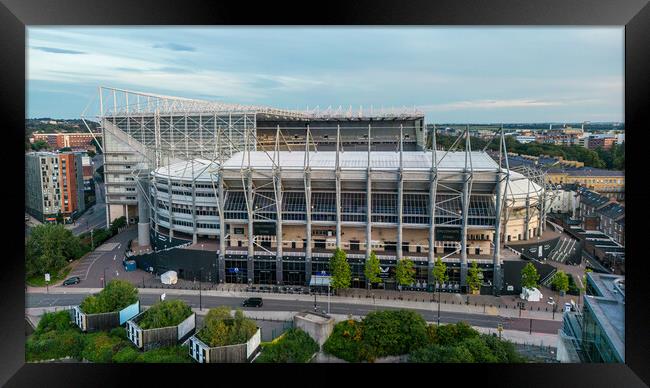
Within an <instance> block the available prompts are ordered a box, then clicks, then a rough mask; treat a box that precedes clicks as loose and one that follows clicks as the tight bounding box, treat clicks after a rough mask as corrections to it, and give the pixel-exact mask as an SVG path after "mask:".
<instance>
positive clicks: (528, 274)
mask: <svg viewBox="0 0 650 388" xmlns="http://www.w3.org/2000/svg"><path fill="white" fill-rule="evenodd" d="M538 280H539V274H538V273H537V268H535V266H534V265H533V263H528V264H526V266H525V267H524V268H523V269H522V270H521V286H522V287H525V288H535V287H537V281H538Z"/></svg>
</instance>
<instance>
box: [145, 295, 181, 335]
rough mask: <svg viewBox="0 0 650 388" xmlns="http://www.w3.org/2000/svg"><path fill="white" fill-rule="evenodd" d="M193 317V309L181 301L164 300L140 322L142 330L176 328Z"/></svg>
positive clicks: (147, 312)
mask: <svg viewBox="0 0 650 388" xmlns="http://www.w3.org/2000/svg"><path fill="white" fill-rule="evenodd" d="M190 315H192V309H191V308H190V306H188V305H187V304H186V303H185V302H183V301H181V300H164V301H162V302H158V303H156V304H154V305H153V306H151V307H150V308H149V310H147V311H145V312H144V313H143V314H142V319H141V320H140V321H138V326H140V328H142V329H144V330H147V329H157V328H160V327H168V326H176V325H178V324H179V323H181V322H183V321H184V320H185V319H187V317H189V316H190Z"/></svg>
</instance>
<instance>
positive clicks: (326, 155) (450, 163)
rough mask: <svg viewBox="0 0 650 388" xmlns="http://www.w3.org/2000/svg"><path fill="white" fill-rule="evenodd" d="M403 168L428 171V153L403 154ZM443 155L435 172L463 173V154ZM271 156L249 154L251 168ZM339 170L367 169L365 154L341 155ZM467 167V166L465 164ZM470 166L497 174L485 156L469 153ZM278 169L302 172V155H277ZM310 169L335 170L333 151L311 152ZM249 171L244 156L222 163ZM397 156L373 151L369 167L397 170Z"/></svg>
mask: <svg viewBox="0 0 650 388" xmlns="http://www.w3.org/2000/svg"><path fill="white" fill-rule="evenodd" d="M402 155H403V159H402V160H403V167H404V168H405V169H419V170H429V169H431V153H430V152H425V151H408V152H403V153H402ZM443 155H444V152H438V153H437V159H438V163H439V166H438V169H439V170H441V171H462V170H463V169H464V168H465V152H449V153H447V154H446V156H445V157H444V159H443ZM272 157H273V154H272V153H267V152H263V151H255V152H251V153H250V166H251V168H260V169H263V168H271V167H272V166H273V161H272V159H271V158H272ZM339 158H340V166H341V168H344V169H366V168H367V167H368V153H367V152H364V151H348V152H340V153H339ZM468 163H469V162H468ZM471 163H472V168H473V170H474V171H494V172H496V171H498V169H499V166H498V164H497V163H496V162H495V161H494V159H492V158H491V157H490V156H489V155H488V154H487V153H485V152H479V151H473V152H471ZM279 165H280V166H281V167H282V168H283V169H297V168H300V169H302V168H304V165H305V152H304V151H280V152H279ZM309 165H310V167H311V168H312V169H319V168H321V169H332V168H334V167H335V166H336V151H318V152H316V151H310V152H309ZM242 166H244V167H248V156H247V155H246V154H245V153H244V152H237V153H235V154H234V155H233V156H232V157H231V158H230V159H228V160H227V161H226V162H225V163H224V168H230V169H232V168H241V167H242ZM399 166H400V153H399V152H391V151H374V152H371V153H370V167H371V168H374V169H398V168H399Z"/></svg>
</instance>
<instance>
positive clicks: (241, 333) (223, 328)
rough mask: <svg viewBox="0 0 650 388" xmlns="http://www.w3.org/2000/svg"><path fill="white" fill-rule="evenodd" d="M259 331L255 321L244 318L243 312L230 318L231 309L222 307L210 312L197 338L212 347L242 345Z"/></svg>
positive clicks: (236, 312)
mask: <svg viewBox="0 0 650 388" xmlns="http://www.w3.org/2000/svg"><path fill="white" fill-rule="evenodd" d="M256 331H257V324H256V323H255V321H253V320H251V319H248V318H246V317H244V313H243V312H242V311H241V310H237V311H235V317H234V318H233V317H231V316H230V307H227V306H220V307H216V308H213V309H210V311H208V314H207V315H206V316H205V320H204V326H203V328H202V329H201V330H200V331H199V332H198V333H197V337H198V338H199V339H200V340H201V341H203V342H205V344H206V345H208V346H210V347H215V346H227V345H235V344H241V343H245V342H246V341H248V340H249V339H250V338H251V337H252V336H253V335H254V334H255V332H256Z"/></svg>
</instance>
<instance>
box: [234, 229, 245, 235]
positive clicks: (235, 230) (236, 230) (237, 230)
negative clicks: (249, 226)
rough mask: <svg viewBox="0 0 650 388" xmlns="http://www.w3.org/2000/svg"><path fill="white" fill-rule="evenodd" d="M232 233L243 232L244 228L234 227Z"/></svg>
mask: <svg viewBox="0 0 650 388" xmlns="http://www.w3.org/2000/svg"><path fill="white" fill-rule="evenodd" d="M233 230H234V232H233V234H244V228H234V229H233Z"/></svg>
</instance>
